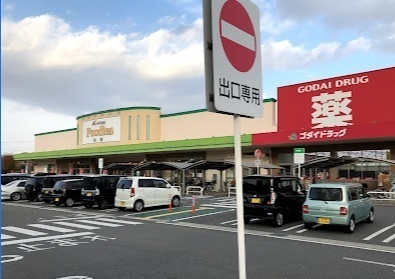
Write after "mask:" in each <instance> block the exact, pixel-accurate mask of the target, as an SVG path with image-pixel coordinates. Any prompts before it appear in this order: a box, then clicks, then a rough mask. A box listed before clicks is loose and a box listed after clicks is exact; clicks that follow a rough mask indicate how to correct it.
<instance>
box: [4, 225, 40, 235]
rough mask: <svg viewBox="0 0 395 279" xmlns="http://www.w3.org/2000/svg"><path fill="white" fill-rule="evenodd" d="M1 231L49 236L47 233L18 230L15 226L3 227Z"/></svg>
mask: <svg viewBox="0 0 395 279" xmlns="http://www.w3.org/2000/svg"><path fill="white" fill-rule="evenodd" d="M1 229H2V230H6V231H10V232H16V233H21V234H26V235H31V236H40V235H47V233H43V232H38V231H33V230H28V229H23V228H18V227H13V226H8V227H1Z"/></svg>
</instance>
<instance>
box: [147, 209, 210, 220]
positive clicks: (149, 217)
mask: <svg viewBox="0 0 395 279" xmlns="http://www.w3.org/2000/svg"><path fill="white" fill-rule="evenodd" d="M207 209H209V208H207V207H201V208H197V209H195V211H200V210H207ZM188 212H189V213H191V212H192V210H191V209H189V210H184V211H175V212H169V213H164V214H158V215H153V216H148V217H143V218H144V219H154V218H158V217H163V216H171V215H176V214H181V213H188Z"/></svg>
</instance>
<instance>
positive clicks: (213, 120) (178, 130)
mask: <svg viewBox="0 0 395 279" xmlns="http://www.w3.org/2000/svg"><path fill="white" fill-rule="evenodd" d="M275 115H276V102H265V103H263V118H254V119H251V118H244V117H243V118H242V119H241V133H242V134H254V133H264V132H274V131H276V130H277V126H276V123H275V121H276V119H275ZM233 133H234V128H233V116H231V115H225V114H220V113H212V112H207V111H204V112H197V113H189V114H184V115H175V116H169V117H162V131H161V135H162V141H172V140H180V139H196V138H209V137H223V136H230V135H233Z"/></svg>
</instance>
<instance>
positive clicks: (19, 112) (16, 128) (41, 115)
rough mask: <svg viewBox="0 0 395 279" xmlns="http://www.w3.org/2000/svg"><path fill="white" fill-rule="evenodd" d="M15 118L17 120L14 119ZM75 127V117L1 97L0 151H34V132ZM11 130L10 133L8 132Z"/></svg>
mask: <svg viewBox="0 0 395 279" xmlns="http://www.w3.org/2000/svg"><path fill="white" fill-rule="evenodd" d="M15 120H17V121H15ZM75 127H76V118H75V117H73V116H67V115H62V114H58V113H56V112H50V111H48V110H45V109H42V108H40V107H39V106H28V105H22V104H20V103H18V102H16V101H11V100H8V99H2V102H1V131H2V133H1V150H2V153H21V152H26V151H28V152H33V151H34V136H33V135H34V134H38V133H45V132H51V131H57V130H64V129H70V128H75ZM10 131H12V133H11V132H10Z"/></svg>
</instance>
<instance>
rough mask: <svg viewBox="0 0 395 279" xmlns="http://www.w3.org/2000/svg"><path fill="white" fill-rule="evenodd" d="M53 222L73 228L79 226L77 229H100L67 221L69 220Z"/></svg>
mask: <svg viewBox="0 0 395 279" xmlns="http://www.w3.org/2000/svg"><path fill="white" fill-rule="evenodd" d="M54 224H58V225H62V226H68V227H73V228H79V229H84V230H97V229H100V228H99V227H94V226H88V225H82V224H74V223H69V222H55V223H54Z"/></svg>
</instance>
